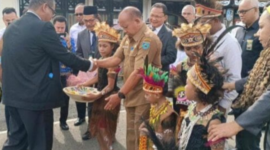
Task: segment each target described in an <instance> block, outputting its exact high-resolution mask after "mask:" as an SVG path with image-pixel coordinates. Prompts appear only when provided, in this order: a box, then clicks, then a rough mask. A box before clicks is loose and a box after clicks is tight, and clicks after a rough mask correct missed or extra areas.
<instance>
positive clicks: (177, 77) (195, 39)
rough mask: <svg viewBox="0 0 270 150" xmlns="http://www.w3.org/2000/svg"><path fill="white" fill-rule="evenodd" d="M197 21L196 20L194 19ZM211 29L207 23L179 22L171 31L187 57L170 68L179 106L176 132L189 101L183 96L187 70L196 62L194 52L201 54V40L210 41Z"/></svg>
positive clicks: (196, 58) (209, 42) (208, 42)
mask: <svg viewBox="0 0 270 150" xmlns="http://www.w3.org/2000/svg"><path fill="white" fill-rule="evenodd" d="M195 22H197V21H195ZM210 29H211V26H210V25H209V24H205V25H202V24H197V23H195V24H192V23H191V24H188V23H187V21H186V23H183V24H181V28H177V29H175V30H174V31H173V35H174V36H177V37H178V38H179V39H180V40H179V42H178V43H177V47H179V48H180V49H181V50H184V51H185V53H186V54H187V56H188V57H187V59H186V60H184V61H183V62H181V63H180V65H179V66H178V67H177V68H176V67H172V68H171V72H170V73H171V74H173V75H174V79H173V80H174V96H175V98H176V105H178V106H177V107H179V108H180V111H179V112H178V113H179V117H178V122H177V128H176V132H177V133H178V132H179V130H180V126H181V123H182V120H183V118H184V116H185V115H186V113H187V108H188V106H189V104H190V103H191V101H189V100H187V98H186V96H185V85H186V79H187V72H188V70H189V69H190V68H191V67H192V66H193V65H194V64H195V63H196V62H197V60H198V57H197V56H196V55H194V52H196V53H199V54H202V52H203V46H204V45H203V42H204V41H206V42H207V44H208V45H210V44H211V43H212V41H211V39H210V38H209V36H208V34H209V31H210Z"/></svg>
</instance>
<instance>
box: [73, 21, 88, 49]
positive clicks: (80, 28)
mask: <svg viewBox="0 0 270 150" xmlns="http://www.w3.org/2000/svg"><path fill="white" fill-rule="evenodd" d="M84 29H86V27H85V25H79V23H76V24H74V25H73V26H72V27H71V28H70V31H69V35H70V37H71V38H72V39H74V41H75V46H76V45H77V39H78V34H79V33H80V32H81V31H83V30H84Z"/></svg>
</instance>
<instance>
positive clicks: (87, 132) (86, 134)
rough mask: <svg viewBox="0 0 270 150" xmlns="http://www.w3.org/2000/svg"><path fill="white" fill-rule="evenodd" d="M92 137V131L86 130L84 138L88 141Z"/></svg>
mask: <svg viewBox="0 0 270 150" xmlns="http://www.w3.org/2000/svg"><path fill="white" fill-rule="evenodd" d="M90 138H91V135H90V132H89V131H86V132H85V133H84V134H83V135H82V140H84V141H86V140H89V139H90Z"/></svg>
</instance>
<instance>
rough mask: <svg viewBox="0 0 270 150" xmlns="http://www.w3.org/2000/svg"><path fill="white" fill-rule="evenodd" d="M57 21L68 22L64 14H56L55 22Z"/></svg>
mask: <svg viewBox="0 0 270 150" xmlns="http://www.w3.org/2000/svg"><path fill="white" fill-rule="evenodd" d="M56 22H65V23H66V24H67V19H66V18H65V17H64V16H56V17H54V19H53V24H55V23H56Z"/></svg>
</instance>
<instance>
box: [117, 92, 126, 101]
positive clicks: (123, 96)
mask: <svg viewBox="0 0 270 150" xmlns="http://www.w3.org/2000/svg"><path fill="white" fill-rule="evenodd" d="M118 97H119V98H121V99H125V98H126V96H125V94H124V93H122V92H118Z"/></svg>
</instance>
